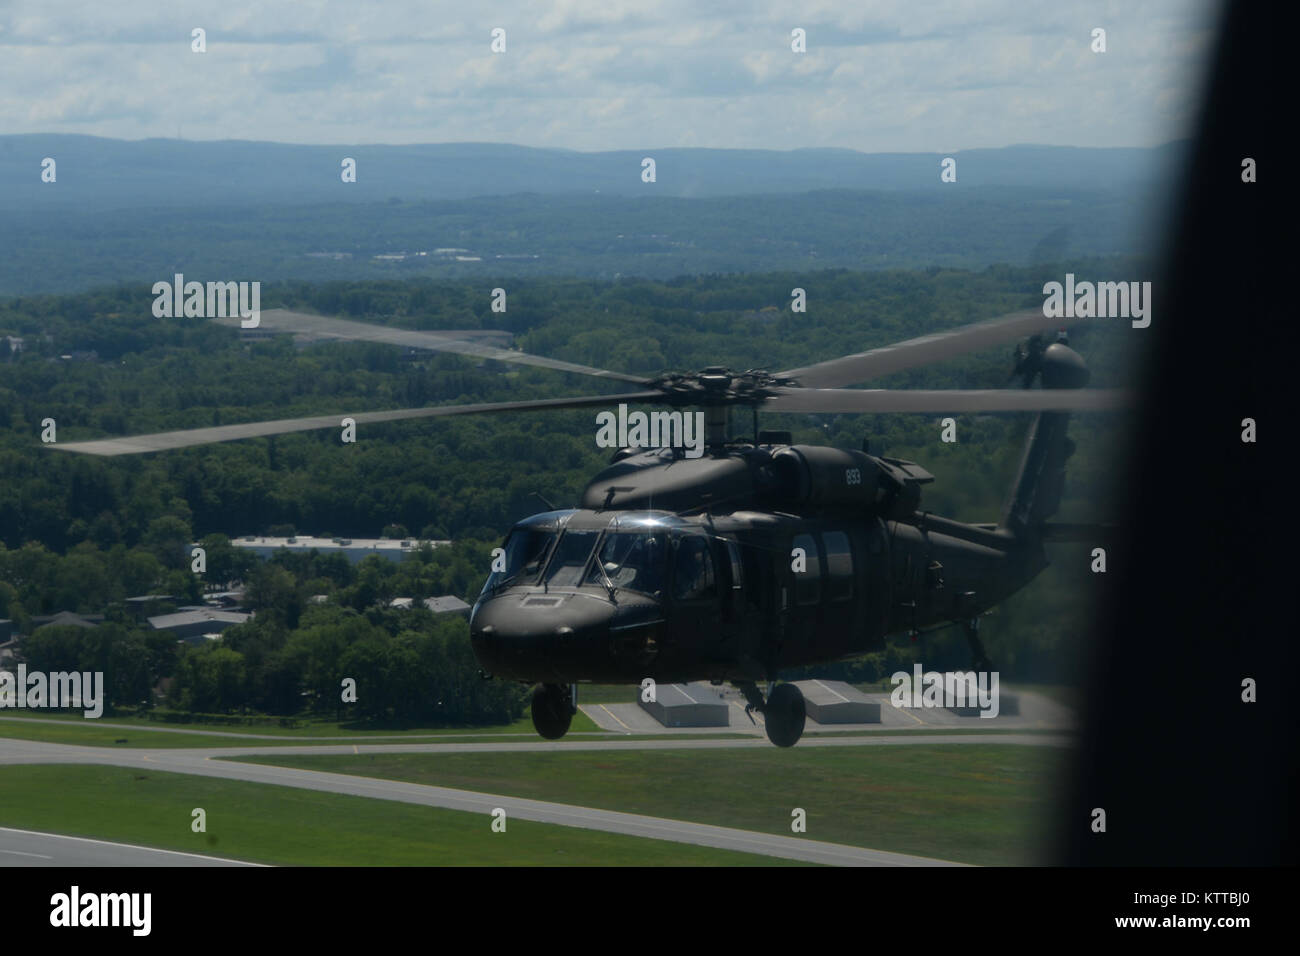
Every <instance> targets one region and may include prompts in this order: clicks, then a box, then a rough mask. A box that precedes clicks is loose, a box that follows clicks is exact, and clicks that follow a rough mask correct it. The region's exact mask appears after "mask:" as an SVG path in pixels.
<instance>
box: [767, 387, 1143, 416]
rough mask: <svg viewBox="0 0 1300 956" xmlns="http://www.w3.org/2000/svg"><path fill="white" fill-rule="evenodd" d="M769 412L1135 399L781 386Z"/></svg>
mask: <svg viewBox="0 0 1300 956" xmlns="http://www.w3.org/2000/svg"><path fill="white" fill-rule="evenodd" d="M773 391H774V392H775V393H776V394H775V395H774V396H773V397H772V398H769V399H768V400H767V401H766V402H765V403H764V404H762V405H760V406H759V408H760V409H761V410H762V411H765V412H812V413H816V412H847V413H870V412H875V413H890V412H1021V411H1031V412H1049V411H1050V412H1094V411H1107V410H1111V409H1117V408H1126V407H1128V406H1130V405H1132V404H1134V399H1135V396H1134V394H1133V393H1132V392H1128V391H1124V390H1122V389H1089V388H1042V389H1018V388H1017V389H983V390H973V391H963V390H958V389H944V390H938V391H925V390H920V389H918V390H910V389H909V390H907V391H894V390H892V389H886V388H875V389H859V388H776V389H773Z"/></svg>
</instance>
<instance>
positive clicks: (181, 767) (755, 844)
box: [0, 734, 1072, 866]
mask: <svg viewBox="0 0 1300 956" xmlns="http://www.w3.org/2000/svg"><path fill="white" fill-rule="evenodd" d="M1071 742H1072V738H1070V737H1068V736H1062V735H1055V734H1052V735H1048V734H937V735H932V736H920V735H916V736H905V737H903V736H900V737H882V736H878V737H866V738H856V737H847V738H822V739H811V740H804V741H801V742H800V744H799V746H801V747H806V746H813V747H826V746H829V747H837V746H838V747H844V746H851V747H858V746H861V747H872V746H918V745H919V746H924V745H928V744H962V745H973V744H1013V745H1022V746H1069V745H1070V744H1071ZM771 746H772V745H771V744H770V743H768V742H766V741H764V740H756V739H750V738H741V739H733V740H689V739H687V740H628V739H623V740H612V741H586V740H583V741H554V742H531V743H522V742H520V743H515V742H498V743H477V744H476V743H455V744H407V745H401V744H370V745H352V746H339V745H327V746H319V747H220V748H202V749H147V748H138V749H129V750H128V749H121V750H117V749H110V748H104V747H84V746H70V745H66V744H50V743H41V742H37V741H29V740H10V739H0V766H5V765H22V764H98V765H106V766H117V767H130V768H133V769H137V770H138V769H152V770H156V771H166V772H171V773H186V774H193V775H196V776H204V777H219V778H223V779H227V780H243V781H247V782H251V783H264V784H274V785H279V786H288V787H299V788H303V789H308V790H319V791H324V792H328V793H339V794H348V795H352V796H359V797H370V798H374V799H379V800H395V801H399V802H402V803H413V804H420V805H424V806H430V807H441V808H444V809H448V810H461V811H465V812H469V813H479V814H483V815H484V816H487V815H489V814H491V812H492V811H493V810H494V809H496V808H498V807H499V808H502V809H504V810H505V811H506V815H507V818H508V819H520V820H533V821H536V822H539V823H550V824H558V825H561V826H572V827H580V828H583V829H588V830H602V831H605V832H609V833H621V834H625V835H628V836H639V837H648V838H650V839H655V840H666V841H670V842H677V843H686V844H693V845H696V846H708V847H714V848H717V849H724V850H735V851H740V852H744V853H756V854H761V855H766V856H775V857H782V858H784V859H790V860H798V861H802V862H808V863H824V864H832V865H840V866H955V865H959V864H954V863H950V862H948V861H944V860H935V859H930V858H928V857H920V856H909V855H907V854H901V853H890V852H887V851H883V850H872V849H866V848H862V847H855V846H847V845H843V844H836V843H826V842H822V841H817V840H808V839H804V838H800V837H793V836H791V837H786V836H776V835H771V834H766V833H758V832H754V831H750V830H738V829H733V828H729V827H717V826H709V825H705V824H699V823H688V822H685V821H681V820H668V819H663V818H660V817H650V816H643V815H639V814H630V813H618V812H614V811H610V810H597V809H594V808H590V807H580V806H571V805H568V804H561V803H550V802H545V801H540V800H526V799H521V798H518V797H509V796H505V795H501V794H488V793H476V792H473V791H468V790H454V789H449V788H445V787H432V786H426V785H422V784H412V783H405V782H402V781H396V780H380V779H375V778H370V777H358V776H353V775H350V774H337V773H325V772H321V771H314V770H298V769H294V768H288V767H273V766H263V765H261V764H248V763H238V762H235V761H230V760H216V759H213V758H215V757H240V756H249V755H253V754H269V755H275V754H340V753H341V754H367V753H440V752H446V753H500V752H523V751H528V752H535V751H549V752H564V751H614V750H681V749H686V750H721V749H732V748H749V747H761V748H771ZM28 845H31V844H28ZM42 845H43V844H42ZM14 849H17V850H20V851H22V848H21V847H15V848H14ZM25 852H37V853H45V852H47V851H46V850H35V851H25ZM87 865H94V864H87ZM113 865H127V864H118V863H115V864H113ZM154 865H169V864H167V863H155V864H154ZM190 865H194V864H190Z"/></svg>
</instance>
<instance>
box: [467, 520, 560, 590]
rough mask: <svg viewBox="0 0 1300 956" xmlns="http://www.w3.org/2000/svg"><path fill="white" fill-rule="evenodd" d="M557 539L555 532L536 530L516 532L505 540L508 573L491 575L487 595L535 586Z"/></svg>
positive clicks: (486, 585)
mask: <svg viewBox="0 0 1300 956" xmlns="http://www.w3.org/2000/svg"><path fill="white" fill-rule="evenodd" d="M556 537H557V535H556V533H555V532H554V531H541V530H536V529H533V528H516V529H515V530H514V531H511V532H510V537H508V538H506V543H505V548H504V551H505V554H504V555H499V556H498V560H501V559H504V561H505V570H504V571H496V570H494V571H493V572H492V573H491V574H489V575H488V579H487V583H486V584H484V585H483V590H484V591H492V590H494V589H496V588H500V587H505V586H506V585H508V584H533V583H535V582H536V580H537V575H538V574H539V573H540V572H541V570H542V565H544V564H545V563H546V556H547V555H548V554H550V553H551V547H552V545H554V544H555V539H556Z"/></svg>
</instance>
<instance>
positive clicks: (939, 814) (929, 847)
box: [238, 744, 1068, 865]
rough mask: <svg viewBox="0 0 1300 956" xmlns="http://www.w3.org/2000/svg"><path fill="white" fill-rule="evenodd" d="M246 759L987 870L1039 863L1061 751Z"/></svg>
mask: <svg viewBox="0 0 1300 956" xmlns="http://www.w3.org/2000/svg"><path fill="white" fill-rule="evenodd" d="M238 759H240V760H247V761H249V762H257V763H269V764H278V765H281V766H290V767H301V768H304V769H308V770H325V771H332V772H336V773H352V774H360V775H363V776H368V777H381V778H386V779H395V780H406V781H411V782H415V783H423V784H433V785H437V786H443V787H455V788H460V789H466V790H477V791H486V792H489V793H500V794H506V795H510V796H517V797H528V798H533V799H539V800H550V801H555V802H559V803H572V804H579V805H583V806H589V807H596V808H600V809H607V810H618V811H623V812H627V813H642V814H649V815H651V816H660V817H669V818H673V819H678V820H688V821H692V822H697V823H708V824H714V825H718V826H728V827H737V828H740V829H748V830H759V831H762V832H766V833H773V834H782V835H790V833H791V830H790V821H791V812H792V810H793V809H794V808H796V807H799V808H802V809H804V810H805V811H806V813H807V836H808V838H810V839H816V840H827V841H830V842H834V843H848V844H853V845H856V846H864V847H871V848H874V849H879V850H892V851H895V852H899V853H910V854H917V855H921V856H931V857H936V858H939V859H946V860H956V861H959V862H964V863H978V864H985V865H997V864H1033V863H1039V862H1043V860H1044V855H1045V850H1044V848H1045V844H1046V840H1047V832H1048V829H1049V826H1050V822H1051V814H1052V812H1053V810H1054V808H1055V806H1056V805H1057V781H1058V780H1059V779H1060V776H1061V773H1062V771H1063V769H1064V767H1065V762H1066V760H1067V759H1068V757H1067V752H1066V751H1064V750H1062V749H1061V748H1057V747H1031V746H1017V745H1006V746H999V745H992V744H990V745H983V744H980V745H969V746H967V745H960V746H958V745H934V746H926V745H912V746H906V747H824V748H805V749H802V750H801V749H799V748H797V747H796V748H794V749H791V750H778V749H777V748H775V747H773V748H771V749H762V750H727V751H716V750H715V751H691V750H657V751H627V752H596V753H592V752H587V753H583V752H574V753H539V754H530V753H502V754H490V753H479V754H374V755H360V756H321V757H300V756H284V757H276V756H275V755H267V756H260V757H255V758H238Z"/></svg>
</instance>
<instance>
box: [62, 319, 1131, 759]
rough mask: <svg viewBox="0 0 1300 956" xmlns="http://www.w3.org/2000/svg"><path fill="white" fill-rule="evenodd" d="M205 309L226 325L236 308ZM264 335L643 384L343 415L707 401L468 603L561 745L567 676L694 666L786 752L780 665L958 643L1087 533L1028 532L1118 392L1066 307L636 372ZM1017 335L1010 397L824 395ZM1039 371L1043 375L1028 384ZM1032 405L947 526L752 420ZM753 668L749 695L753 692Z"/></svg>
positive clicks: (859, 456) (483, 637) (923, 474)
mask: <svg viewBox="0 0 1300 956" xmlns="http://www.w3.org/2000/svg"><path fill="white" fill-rule="evenodd" d="M216 321H219V322H222V321H224V322H225V324H231V325H233V324H234V322H237V321H239V320H238V318H234V319H230V320H221V319H218V320H216ZM262 321H263V324H264V325H265V327H266V328H268V329H270V330H272V331H285V332H294V333H299V334H308V335H311V336H313V337H317V338H339V339H359V340H366V341H375V342H386V343H389V344H394V345H403V346H407V347H412V348H420V349H432V350H437V351H451V352H458V353H461V354H468V355H475V356H480V357H483V358H492V359H498V360H504V361H508V362H517V363H524V364H530V365H539V366H543V367H548V368H555V369H560V370H563V371H570V372H580V373H583V374H587V375H593V376H596V377H600V378H607V379H613V380H619V381H628V382H634V383H635V384H637V385H638V386H640V390H639V391H635V392H630V393H624V394H614V395H597V396H582V397H575V398H560V399H544V400H534V401H527V400H526V401H516V402H498V403H487V404H475V405H459V406H437V407H431V408H417V409H403V410H398V411H386V412H367V413H359V414H355V415H351V416H348V417H350V418H352V419H354V420H355V422H356V424H358V425H360V424H364V423H367V422H381V421H394V420H400V419H407V418H426V417H440V416H444V415H462V414H473V413H483V412H503V411H518V410H536V409H556V408H579V407H596V406H606V407H609V406H612V405H618V404H624V403H643V404H659V405H667V406H670V407H672V408H675V409H683V408H691V407H698V408H701V409H703V419H704V427H705V428H704V430H705V434H704V440H703V454H702V455H700V456H699V457H690V456H688V455H687V453H686V452H685V451H684V449H683V448H681V447H676V448H674V447H663V448H653V449H638V448H622V449H620V450H618V451H617V452H616V453H615V455H614V456H613V461H612V462H611V464H610V465H609V466H608V467H607V468H605V469H604V470H603V471H601V472H600V473H599V474H598V475H596V476H595V477H594V478H593V479H592V480H591V482H590V483H589V484H588V485H587V488H586V490H585V491H584V492H583V495H582V500H581V501H580V503H579V507H577V508H572V509H567V510H554V511H548V512H546V513H543V514H538V515H534V516H533V517H530V518H527V519H526V520H524V521H521V522H519V523H518V524H516V525H515V527H514V528H513V529H512V530H511V532H510V534H509V535H508V536H507V538H506V540H505V543H504V546H503V548H501V549H499V551H498V552H497V553H496V554H495V556H494V562H493V569H492V573H491V574H490V576H489V577H488V579H487V582H486V583H485V585H484V587H483V591H482V593H481V595H480V596H479V598H478V601H477V603H476V604H475V606H474V609H473V612H472V615H471V618H470V639H471V642H472V644H473V648H474V653H475V655H476V657H477V658H478V661H479V663H480V666H481V667H482V668H483V669H484V671H485V672H487V673H490V674H491V675H493V676H495V677H499V678H505V679H510V680H519V681H524V682H527V683H530V684H536V685H537V686H536V688H535V690H534V692H533V698H532V716H533V724H534V726H535V727H536V729H537V731H538V733H539V734H541V735H542V736H543V737H546V738H548V739H557V738H559V737H562V736H563V735H564V734H565V733H566V732H567V731H568V729H569V725H570V723H571V720H572V716H573V714H574V713H575V712H576V710H577V685H578V684H580V683H584V682H601V683H632V684H641V683H642V682H643V681H644V680H645V679H646V678H649V679H651V680H654V681H656V682H678V681H690V680H709V681H713V682H715V683H721V682H724V681H727V682H731V683H733V684H735V685H736V686H738V687H739V688H740V689H741V691H742V692H743V693H744V695H745V697H746V700H747V701H748V703H749V707H750V709H754V710H758V711H760V712H761V713H762V714H763V715H764V722H765V726H766V730H767V735H768V737H769V739H771V741H772V742H773V743H775V744H777V745H778V746H783V747H789V746H792V745H793V744H795V743H796V742H797V741H798V740H799V738H800V736H801V735H802V733H803V728H804V721H805V712H804V701H803V697H802V695H801V693H800V692H799V689H798V688H797V687H796V686H795V685H794V684H789V683H787V684H780V683H777V677H778V675H779V674H780V672H781V671H783V670H785V669H788V668H792V667H797V666H801V665H805V664H811V663H816V662H820V661H830V660H838V659H842V658H846V657H853V656H856V655H860V654H863V653H866V652H869V651H872V650H876V649H879V648H881V647H882V646H883V644H884V640H885V638H886V637H887V636H888V635H892V634H899V633H909V632H910V633H916V632H917V631H918V630H920V629H923V628H929V627H932V626H935V625H939V624H944V623H960V624H962V625H963V626H964V627H965V630H966V635H967V638H968V640H969V642H970V645H971V649H972V652H973V654H974V656H975V658H976V666H977V667H987V666H988V662H987V660H986V659H985V655H984V652H983V649H982V646H981V644H980V641H979V637H978V622H979V617H980V615H981V614H983V613H985V612H986V611H988V610H989V609H990V608H991V607H993V606H994V605H996V604H998V603H999V602H1001V601H1003V600H1004V599H1005V598H1007V597H1008V596H1009V595H1011V594H1012V593H1014V592H1015V591H1017V590H1019V589H1020V588H1022V587H1024V585H1025V584H1027V583H1028V582H1029V581H1030V580H1032V579H1033V578H1034V577H1035V576H1036V575H1037V574H1038V573H1039V572H1040V571H1042V570H1043V568H1045V567H1046V566H1047V564H1048V559H1047V555H1046V549H1045V544H1046V542H1048V541H1050V540H1065V539H1069V538H1073V537H1076V536H1077V535H1078V534H1080V533H1081V532H1083V531H1084V530H1085V529H1080V528H1079V527H1077V526H1059V527H1058V526H1053V525H1050V524H1048V523H1047V519H1048V518H1050V517H1051V516H1052V515H1053V514H1054V513H1055V511H1056V509H1057V507H1058V504H1059V502H1060V498H1061V492H1062V486H1063V480H1064V474H1065V462H1066V460H1067V459H1068V458H1069V456H1070V454H1071V452H1072V450H1073V446H1072V443H1071V442H1070V439H1069V438H1068V437H1067V435H1066V428H1067V424H1068V420H1069V414H1070V412H1071V411H1087V410H1104V409H1112V408H1117V407H1120V406H1122V405H1124V404H1126V403H1127V402H1128V396H1127V395H1126V394H1125V393H1123V392H1118V391H1108V390H1095V389H1094V390H1084V388H1083V386H1084V385H1086V383H1087V381H1088V377H1089V375H1088V370H1087V367H1086V365H1085V363H1084V361H1083V359H1082V358H1081V357H1080V356H1079V355H1078V353H1076V352H1075V351H1073V350H1072V349H1071V348H1069V346H1068V345H1067V344H1066V342H1065V335H1064V332H1059V333H1058V335H1057V339H1056V341H1053V342H1050V343H1049V342H1047V341H1046V340H1045V339H1044V337H1043V333H1044V332H1047V331H1050V330H1052V329H1058V328H1060V327H1061V326H1063V325H1065V324H1067V323H1068V322H1070V321H1071V320H1070V319H1061V318H1047V317H1044V316H1043V315H1042V313H1041V311H1029V312H1021V313H1015V314H1012V315H1009V316H1004V317H1002V318H999V319H994V320H991V321H988V322H982V323H977V324H975V325H969V326H964V327H961V328H958V329H955V330H951V331H948V332H943V333H939V334H936V335H930V336H925V337H922V338H919V339H912V340H909V341H906V342H902V343H899V344H897V345H893V346H889V347H886V348H881V349H875V350H872V351H868V352H863V353H859V354H856V355H850V356H845V357H843V358H839V359H833V360H831V361H828V362H822V363H819V364H817V365H812V366H809V367H806V368H800V369H793V370H790V371H786V372H781V373H777V374H771V373H768V372H766V371H761V370H749V371H746V372H742V373H736V372H732V371H730V370H727V369H725V368H721V367H711V368H707V369H704V370H703V371H701V372H698V373H691V374H668V375H663V376H660V377H659V378H656V379H649V380H647V379H643V378H637V377H634V376H629V375H624V374H622V373H618V372H610V371H607V370H604V369H595V368H590V367H587V366H581V365H574V364H572V363H568V362H562V361H558V360H554V359H546V358H541V357H539V356H533V355H527V354H526V353H522V352H517V351H513V350H507V349H500V348H495V347H493V346H490V345H486V344H483V343H482V342H475V341H471V340H468V338H467V335H468V334H467V333H456V332H440V333H439V332H419V331H410V330H403V329H394V328H387V327H381V326H373V325H367V324H365V323H359V322H350V321H345V320H339V319H332V318H327V317H323V316H313V315H306V314H302V313H294V312H286V311H282V310H275V311H270V312H266V313H263V315H262ZM1026 336H1028V339H1027V342H1025V343H1022V345H1021V346H1020V347H1018V349H1017V352H1016V367H1015V374H1016V375H1017V376H1019V378H1020V379H1021V383H1022V385H1023V386H1024V388H1022V389H993V390H976V391H954V390H943V391H918V390H909V391H894V390H883V389H873V390H864V389H851V388H844V387H842V386H845V385H850V384H856V383H860V382H864V381H867V380H870V379H873V378H877V377H879V376H881V375H885V374H888V373H891V372H895V371H899V370H901V369H906V368H914V367H918V366H921V365H927V364H930V363H932V362H936V361H940V360H942V359H946V358H949V357H951V356H954V355H958V354H961V353H965V352H969V351H973V350H975V349H979V348H984V347H987V346H989V345H994V344H998V343H1000V342H1005V341H1009V340H1013V339H1020V338H1024V337H1026ZM1035 384H1038V385H1041V388H1037V389H1034V388H1031V386H1033V385H1035ZM732 406H748V407H749V408H750V409H751V410H752V416H753V433H752V436H749V437H744V438H737V437H729V436H728V434H727V432H728V425H729V420H730V414H729V412H730V408H731V407H732ZM759 410H764V411H776V412H799V413H818V412H847V413H855V412H993V411H1017V410H1025V411H1034V412H1036V413H1037V415H1036V417H1035V419H1034V422H1033V425H1032V427H1031V429H1030V432H1029V436H1028V438H1027V441H1026V446H1025V450H1024V455H1023V459H1022V461H1021V465H1020V469H1019V473H1018V475H1017V477H1016V479H1015V482H1014V485H1013V487H1012V490H1011V494H1010V498H1009V501H1008V504H1007V506H1006V509H1005V512H1004V514H1003V515H1002V517H1001V520H1000V521H999V522H997V523H996V524H966V523H963V522H959V521H953V520H951V519H948V518H941V517H938V516H936V515H931V514H929V513H926V512H923V511H920V510H919V504H920V497H921V487H922V486H923V485H925V484H927V483H929V482H931V481H933V480H934V479H933V477H932V476H931V475H930V474H929V473H928V472H927V471H925V469H924V468H922V467H920V466H919V465H917V464H915V463H914V462H910V461H904V460H901V459H897V458H888V457H879V456H874V455H871V454H869V453H868V452H867V450H866V448H865V445H864V448H863V450H860V451H859V450H844V449H838V448H827V447H821V446H809V445H794V444H791V441H790V435H789V433H787V432H777V431H760V430H759V428H758V412H759ZM340 420H341V416H339V415H330V416H319V417H314V418H302V419H288V420H282V421H275V422H260V423H251V424H246V425H228V426H219V427H215V428H201V429H192V430H189V431H178V432H165V433H160V434H154V435H143V436H135V437H131V438H115V439H101V440H95V441H85V442H73V443H64V444H56V445H52V446H50V447H54V448H58V449H62V450H65V451H77V452H86V453H90V454H98V455H118V454H131V453H142V452H150V451H160V450H165V449H169V448H179V447H185V446H190V445H199V444H207V443H209V442H218V441H230V440H234V439H239V438H248V437H254V436H264V435H277V434H284V433H288V432H295V431H305V430H309V429H315V428H325V427H338V426H339V423H340ZM760 682H766V683H767V685H768V693H767V694H766V695H764V694H763V692H762V691H761V690H760V689H759V683H760Z"/></svg>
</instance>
